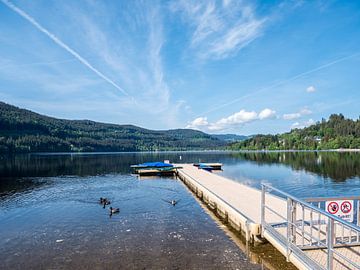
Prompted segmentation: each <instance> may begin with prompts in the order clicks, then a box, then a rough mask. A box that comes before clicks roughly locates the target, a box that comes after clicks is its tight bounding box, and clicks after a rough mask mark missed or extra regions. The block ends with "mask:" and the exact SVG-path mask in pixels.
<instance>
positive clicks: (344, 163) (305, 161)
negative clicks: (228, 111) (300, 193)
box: [232, 152, 360, 182]
mask: <svg viewBox="0 0 360 270" xmlns="http://www.w3.org/2000/svg"><path fill="white" fill-rule="evenodd" d="M232 155H233V156H234V158H235V159H242V160H250V161H254V162H256V163H257V164H259V165H261V164H285V165H288V166H290V167H291V168H292V169H293V170H305V171H308V172H312V173H316V174H317V175H320V176H322V177H326V178H331V179H332V180H334V181H336V182H343V181H345V180H347V179H349V178H354V177H359V176H360V153H351V152H347V153H346V152H268V153H264V152H249V153H235V154H232Z"/></svg>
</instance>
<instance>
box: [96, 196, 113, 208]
mask: <svg viewBox="0 0 360 270" xmlns="http://www.w3.org/2000/svg"><path fill="white" fill-rule="evenodd" d="M99 202H100V204H102V205H103V206H104V207H103V208H105V205H109V204H110V203H111V202H110V201H109V200H108V199H107V198H103V197H100V200H99Z"/></svg>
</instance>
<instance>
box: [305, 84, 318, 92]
mask: <svg viewBox="0 0 360 270" xmlns="http://www.w3.org/2000/svg"><path fill="white" fill-rule="evenodd" d="M315 91H316V88H315V87H314V86H312V85H311V86H309V87H308V88H306V92H308V93H313V92H315Z"/></svg>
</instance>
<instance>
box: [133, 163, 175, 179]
mask: <svg viewBox="0 0 360 270" xmlns="http://www.w3.org/2000/svg"><path fill="white" fill-rule="evenodd" d="M130 167H131V168H132V169H133V172H134V173H135V174H139V175H142V176H145V175H173V174H175V173H176V169H178V168H180V167H175V166H174V165H172V164H170V163H165V162H146V163H141V164H138V165H131V166H130Z"/></svg>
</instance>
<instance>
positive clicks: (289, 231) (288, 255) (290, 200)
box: [286, 198, 292, 262]
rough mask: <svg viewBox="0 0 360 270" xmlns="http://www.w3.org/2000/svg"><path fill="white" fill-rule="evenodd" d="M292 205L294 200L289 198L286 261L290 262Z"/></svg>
mask: <svg viewBox="0 0 360 270" xmlns="http://www.w3.org/2000/svg"><path fill="white" fill-rule="evenodd" d="M291 205H292V199H290V198H287V213H286V219H287V231H286V240H287V241H286V260H287V261H288V262H289V261H290V242H291V240H290V238H291V216H292V215H291Z"/></svg>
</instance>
